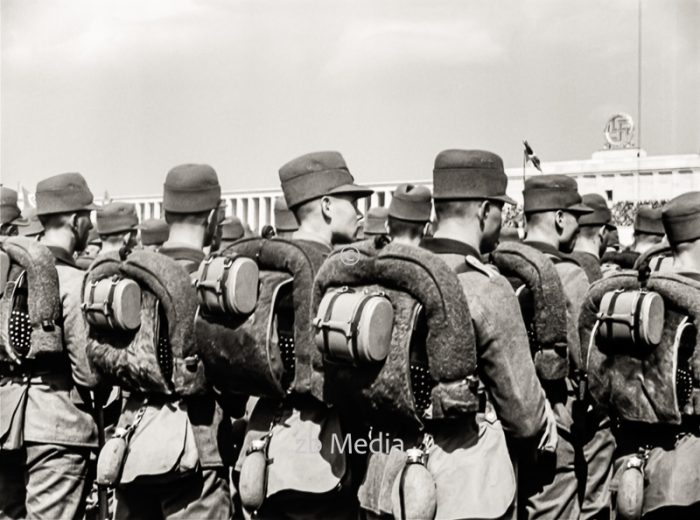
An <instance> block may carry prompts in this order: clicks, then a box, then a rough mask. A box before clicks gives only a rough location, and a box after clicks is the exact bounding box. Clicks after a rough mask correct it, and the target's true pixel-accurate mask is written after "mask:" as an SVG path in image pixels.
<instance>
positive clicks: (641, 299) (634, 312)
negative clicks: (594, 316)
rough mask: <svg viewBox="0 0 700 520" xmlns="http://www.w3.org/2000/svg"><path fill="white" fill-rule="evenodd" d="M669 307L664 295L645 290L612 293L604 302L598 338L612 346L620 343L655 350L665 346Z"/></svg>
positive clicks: (600, 315)
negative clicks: (662, 341) (666, 318)
mask: <svg viewBox="0 0 700 520" xmlns="http://www.w3.org/2000/svg"><path fill="white" fill-rule="evenodd" d="M664 312H665V306H664V301H663V298H662V297H661V295H660V294H658V293H655V292H650V291H645V290H637V291H622V290H619V291H611V292H608V293H605V294H604V295H603V298H602V299H601V301H600V311H599V312H598V323H599V326H598V332H597V337H598V339H599V340H600V341H601V342H602V343H605V344H607V345H608V346H612V345H614V344H616V343H618V342H622V343H630V342H631V343H633V344H634V345H641V346H646V347H655V346H657V345H658V344H659V343H660V342H661V335H662V333H663V329H664Z"/></svg>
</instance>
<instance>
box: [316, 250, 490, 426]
mask: <svg viewBox="0 0 700 520" xmlns="http://www.w3.org/2000/svg"><path fill="white" fill-rule="evenodd" d="M354 252H355V253H356V254H355V256H354V258H353V262H352V264H351V265H349V264H348V258H347V255H346V254H345V253H344V252H343V251H336V252H334V253H332V254H331V255H330V256H329V257H328V259H327V260H326V262H325V263H324V264H323V266H321V269H320V270H319V272H318V274H317V276H316V280H315V282H314V298H313V308H312V314H313V315H314V316H315V318H314V320H313V327H314V329H315V344H316V347H317V352H318V353H322V359H323V371H324V388H323V390H324V392H323V398H324V401H325V402H328V403H331V404H336V405H339V406H341V407H343V408H344V409H346V410H352V411H353V412H355V413H359V414H360V415H361V416H363V417H364V418H365V419H366V420H367V422H369V423H371V424H372V425H373V426H376V427H378V428H379V429H380V430H383V431H387V432H390V431H393V432H397V431H398V432H401V431H402V430H404V429H405V428H411V429H412V430H413V431H418V430H420V429H421V428H422V427H423V425H424V421H426V420H441V419H450V418H454V417H460V416H466V415H468V414H471V413H474V412H476V411H477V410H478V407H479V399H478V388H477V387H478V380H477V378H476V376H475V371H476V341H475V336H474V330H473V326H472V321H471V317H470V315H469V309H468V306H467V301H466V297H465V295H464V292H463V291H462V286H461V284H460V282H459V280H458V278H457V275H456V273H455V272H454V271H453V270H452V269H450V268H449V267H448V266H447V264H445V263H444V262H443V261H442V260H440V258H439V257H438V256H436V255H434V254H433V253H431V252H429V251H426V250H423V249H419V248H416V247H411V246H406V245H401V244H394V243H390V244H388V245H386V246H384V247H381V243H377V244H375V242H373V241H366V242H362V243H359V244H355V245H354Z"/></svg>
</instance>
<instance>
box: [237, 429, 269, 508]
mask: <svg viewBox="0 0 700 520" xmlns="http://www.w3.org/2000/svg"><path fill="white" fill-rule="evenodd" d="M238 487H239V490H238V492H239V494H240V496H241V504H243V507H245V508H246V509H247V510H248V511H257V510H258V509H260V507H262V504H263V501H264V500H265V494H266V493H267V439H264V438H263V439H257V440H254V441H253V442H252V445H251V448H250V452H249V453H248V454H247V455H246V457H245V459H243V464H242V465H241V474H240V478H239V484H238Z"/></svg>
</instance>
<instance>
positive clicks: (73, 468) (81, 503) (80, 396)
mask: <svg viewBox="0 0 700 520" xmlns="http://www.w3.org/2000/svg"><path fill="white" fill-rule="evenodd" d="M36 201H37V214H38V215H39V219H40V220H41V223H42V225H43V226H44V228H45V234H44V236H43V238H42V243H43V244H44V245H45V246H46V247H48V249H49V250H50V251H51V253H52V254H53V256H54V257H55V264H56V270H57V272H58V284H59V287H58V291H59V293H60V301H61V304H62V328H63V334H62V338H63V339H62V341H63V351H62V352H60V353H53V352H52V353H45V354H44V355H43V356H41V355H38V356H37V357H36V358H35V359H32V360H31V361H25V362H24V363H22V364H21V365H19V366H17V365H15V366H14V369H11V368H10V367H7V366H3V367H2V369H1V370H2V372H1V373H0V374H1V377H0V402H1V403H2V405H1V406H0V422H1V423H2V424H0V438H1V439H2V449H1V450H0V516H1V517H3V518H8V517H9V518H20V517H21V518H24V517H25V516H24V515H26V518H33V519H34V518H36V519H45V518H81V517H82V514H83V511H84V508H85V497H86V495H87V493H88V491H89V490H90V476H89V475H90V474H91V472H90V470H89V463H90V457H91V454H92V452H93V451H94V450H95V449H96V448H97V439H98V433H97V426H96V423H95V420H94V419H93V415H92V400H91V398H90V391H89V389H91V388H95V387H96V385H97V378H96V376H95V374H94V373H93V371H92V369H91V365H90V363H89V362H88V359H87V353H86V348H87V340H88V338H87V327H86V324H85V322H84V319H83V314H82V311H81V309H80V301H81V288H82V281H83V272H82V271H81V270H80V269H79V268H78V267H77V265H76V264H75V261H74V260H73V254H74V253H75V252H76V251H79V250H81V249H82V248H84V247H85V244H86V242H87V237H88V232H89V230H90V228H91V226H92V224H91V222H90V212H91V211H92V210H93V209H95V206H94V205H93V204H92V201H93V197H92V193H91V192H90V190H89V188H88V186H87V184H86V182H85V179H84V178H83V176H82V175H80V174H79V173H64V174H61V175H56V176H54V177H49V178H48V179H44V180H42V181H40V182H39V184H38V185H37V188H36ZM13 429H14V430H16V431H18V433H17V438H16V439H15V440H16V441H17V445H16V446H13V447H14V448H17V449H15V450H13V451H8V443H9V444H11V443H12V442H11V439H8V438H7V437H6V433H7V432H11V431H12V430H13ZM18 488H19V489H18Z"/></svg>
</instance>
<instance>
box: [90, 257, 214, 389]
mask: <svg viewBox="0 0 700 520" xmlns="http://www.w3.org/2000/svg"><path fill="white" fill-rule="evenodd" d="M83 312H84V313H85V316H86V319H87V321H88V323H89V324H90V342H89V345H88V355H89V357H90V360H91V361H92V363H93V364H94V366H95V367H96V369H97V370H98V371H99V372H100V373H101V374H102V375H104V376H105V378H106V379H107V380H109V381H111V382H113V383H114V384H117V385H119V386H121V387H123V388H126V389H128V390H131V391H133V392H142V393H147V394H159V395H195V394H200V393H202V392H204V390H205V387H206V379H205V373H204V364H203V363H202V359H201V356H200V355H199V353H198V351H197V343H196V341H195V336H194V322H195V315H196V312H197V297H196V294H195V291H194V288H193V287H192V282H191V279H190V276H189V274H188V273H187V271H186V270H185V269H183V268H182V266H180V265H179V264H178V263H177V262H176V261H175V260H173V259H171V258H168V257H167V256H164V255H161V254H158V253H154V252H151V251H146V250H140V251H134V252H133V253H131V254H130V255H129V256H128V257H127V258H126V259H124V260H122V259H120V258H119V257H118V256H117V255H102V256H99V257H98V258H97V260H95V262H94V263H93V264H92V266H91V268H90V270H89V271H88V273H87V275H86V276H85V281H84V283H83Z"/></svg>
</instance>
